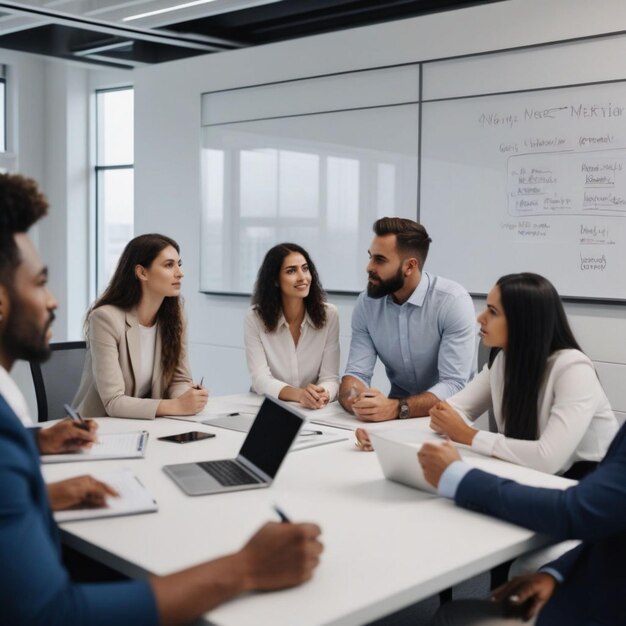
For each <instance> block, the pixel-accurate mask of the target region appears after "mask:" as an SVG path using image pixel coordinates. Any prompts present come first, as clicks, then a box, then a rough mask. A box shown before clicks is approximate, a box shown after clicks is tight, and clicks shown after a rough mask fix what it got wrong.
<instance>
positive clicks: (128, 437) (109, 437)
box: [41, 430, 148, 463]
mask: <svg viewBox="0 0 626 626" xmlns="http://www.w3.org/2000/svg"><path fill="white" fill-rule="evenodd" d="M147 444H148V431H147V430H136V431H133V432H131V433H108V434H105V435H98V441H96V443H94V444H93V446H91V448H83V449H82V450H79V451H78V452H71V453H69V454H44V455H42V456H41V462H42V463H66V462H67V461H105V460H108V459H141V458H143V457H144V456H145V454H146V445H147Z"/></svg>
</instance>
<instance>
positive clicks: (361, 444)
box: [354, 428, 374, 452]
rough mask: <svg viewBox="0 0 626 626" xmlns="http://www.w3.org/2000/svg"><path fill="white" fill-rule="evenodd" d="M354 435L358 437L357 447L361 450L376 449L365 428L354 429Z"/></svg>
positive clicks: (371, 450)
mask: <svg viewBox="0 0 626 626" xmlns="http://www.w3.org/2000/svg"><path fill="white" fill-rule="evenodd" d="M354 436H355V437H356V447H357V448H358V449H359V450H361V452H373V451H374V446H373V445H372V441H371V439H370V436H369V435H368V434H367V431H366V430H365V428H357V429H356V430H355V431H354Z"/></svg>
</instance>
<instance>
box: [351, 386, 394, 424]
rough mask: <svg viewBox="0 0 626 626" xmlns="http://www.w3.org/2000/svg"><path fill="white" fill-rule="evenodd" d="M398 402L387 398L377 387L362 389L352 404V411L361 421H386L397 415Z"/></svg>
mask: <svg viewBox="0 0 626 626" xmlns="http://www.w3.org/2000/svg"><path fill="white" fill-rule="evenodd" d="M399 407H400V402H399V401H398V400H394V399H391V398H388V397H387V396H385V395H384V394H383V393H381V392H380V391H379V390H378V389H365V390H363V391H362V392H361V393H360V394H359V396H358V397H357V399H356V400H355V402H354V403H353V405H352V411H353V412H354V414H355V415H356V416H357V418H358V419H360V420H361V421H362V422H386V421H387V420H393V419H396V417H398V411H399Z"/></svg>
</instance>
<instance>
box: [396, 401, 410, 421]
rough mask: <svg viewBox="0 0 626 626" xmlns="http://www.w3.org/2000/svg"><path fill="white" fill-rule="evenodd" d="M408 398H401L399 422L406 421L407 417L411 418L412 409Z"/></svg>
mask: <svg viewBox="0 0 626 626" xmlns="http://www.w3.org/2000/svg"><path fill="white" fill-rule="evenodd" d="M408 400H409V399H408V398H400V412H399V413H398V419H399V420H405V419H406V418H407V417H411V409H410V408H409V402H408Z"/></svg>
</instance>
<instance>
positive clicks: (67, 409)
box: [63, 404, 89, 432]
mask: <svg viewBox="0 0 626 626" xmlns="http://www.w3.org/2000/svg"><path fill="white" fill-rule="evenodd" d="M63 408H64V409H65V412H66V413H67V414H68V415H69V416H70V417H71V418H72V419H73V420H74V421H75V422H76V426H77V427H78V428H82V429H83V430H86V431H87V432H89V425H88V424H87V422H86V421H85V420H84V419H83V418H82V417H81V416H80V413H79V412H78V411H76V410H75V409H73V408H72V407H71V406H70V405H69V404H64V405H63Z"/></svg>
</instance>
